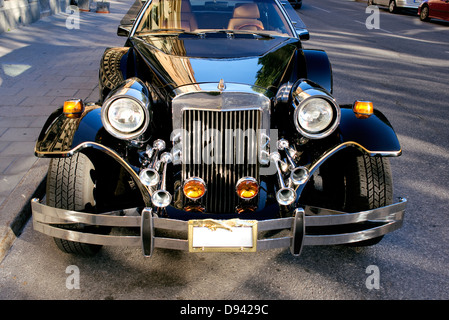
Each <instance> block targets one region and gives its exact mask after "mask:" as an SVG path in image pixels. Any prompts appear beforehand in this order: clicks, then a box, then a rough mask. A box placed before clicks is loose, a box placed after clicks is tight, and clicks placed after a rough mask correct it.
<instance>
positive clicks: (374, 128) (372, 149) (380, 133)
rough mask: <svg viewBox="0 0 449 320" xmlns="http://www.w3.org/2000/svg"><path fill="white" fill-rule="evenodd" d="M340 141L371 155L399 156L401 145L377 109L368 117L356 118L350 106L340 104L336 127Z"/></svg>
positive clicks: (386, 120) (390, 126) (391, 127)
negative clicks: (339, 118) (338, 120)
mask: <svg viewBox="0 0 449 320" xmlns="http://www.w3.org/2000/svg"><path fill="white" fill-rule="evenodd" d="M337 134H338V136H339V139H340V142H341V143H342V144H346V145H352V146H354V147H357V148H359V149H362V150H364V151H365V152H367V153H369V154H370V155H372V156H391V157H394V156H399V155H401V153H402V149H401V145H400V143H399V139H398V137H397V135H396V132H395V131H394V129H393V126H392V125H391V124H390V122H389V121H388V119H387V118H386V117H385V115H384V114H382V112H380V111H379V110H376V109H375V110H374V113H373V114H372V115H371V116H369V117H368V118H365V119H364V118H358V117H357V116H356V115H355V113H354V112H353V111H352V106H348V105H346V106H341V120H340V125H339V127H338V129H337Z"/></svg>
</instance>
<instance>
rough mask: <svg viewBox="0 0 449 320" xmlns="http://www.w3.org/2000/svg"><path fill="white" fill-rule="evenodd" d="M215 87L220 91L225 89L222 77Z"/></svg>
mask: <svg viewBox="0 0 449 320" xmlns="http://www.w3.org/2000/svg"><path fill="white" fill-rule="evenodd" d="M217 88H218V90H220V91H223V90H224V89H226V85H225V83H224V80H223V79H220V82H219V83H218V86H217Z"/></svg>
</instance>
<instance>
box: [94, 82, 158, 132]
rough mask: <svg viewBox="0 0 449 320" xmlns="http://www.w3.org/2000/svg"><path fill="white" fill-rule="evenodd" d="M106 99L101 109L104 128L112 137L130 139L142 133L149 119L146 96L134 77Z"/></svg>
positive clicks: (140, 84)
mask: <svg viewBox="0 0 449 320" xmlns="http://www.w3.org/2000/svg"><path fill="white" fill-rule="evenodd" d="M126 83H127V85H124V86H123V87H119V89H117V90H116V91H114V92H113V93H111V95H110V96H109V97H108V98H107V99H106V101H105V103H104V104H103V108H102V110H101V120H102V122H103V125H104V127H105V129H106V130H107V131H108V132H109V133H110V134H111V135H113V136H114V137H117V138H120V139H127V140H131V139H134V138H137V137H139V136H140V135H142V134H143V133H144V132H145V130H146V129H147V128H148V124H149V121H150V115H149V108H148V98H147V96H146V95H144V94H143V92H142V90H139V88H136V86H143V84H142V83H140V81H137V80H135V79H133V80H131V81H127V82H126Z"/></svg>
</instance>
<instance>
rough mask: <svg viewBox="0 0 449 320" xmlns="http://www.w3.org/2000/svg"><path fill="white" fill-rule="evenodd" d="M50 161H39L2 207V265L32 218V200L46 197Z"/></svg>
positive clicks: (0, 207)
mask: <svg viewBox="0 0 449 320" xmlns="http://www.w3.org/2000/svg"><path fill="white" fill-rule="evenodd" d="M48 161H49V160H48V159H37V160H36V162H35V163H34V164H33V166H32V167H31V169H30V170H28V172H27V173H26V174H25V176H24V177H23V178H22V180H21V181H20V182H19V184H18V185H17V186H16V187H15V188H14V190H13V191H12V192H11V194H10V195H9V196H8V198H7V199H6V200H5V201H4V202H3V203H2V205H1V206H0V263H1V262H2V261H3V259H4V258H5V257H6V255H7V254H8V252H9V249H10V248H11V247H12V245H13V244H14V241H15V240H16V239H17V238H18V237H19V236H20V234H21V233H22V231H23V229H24V227H25V225H26V224H27V222H28V221H29V220H30V218H31V204H30V201H31V199H33V198H36V197H37V198H42V197H43V196H44V195H45V186H46V177H47V170H48Z"/></svg>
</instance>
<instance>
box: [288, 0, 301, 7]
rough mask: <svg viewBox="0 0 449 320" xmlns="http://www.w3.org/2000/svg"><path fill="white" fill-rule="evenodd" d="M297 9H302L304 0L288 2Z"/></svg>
mask: <svg viewBox="0 0 449 320" xmlns="http://www.w3.org/2000/svg"><path fill="white" fill-rule="evenodd" d="M288 1H289V2H290V3H291V4H292V6H293V7H295V9H300V8H301V7H302V0H288Z"/></svg>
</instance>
